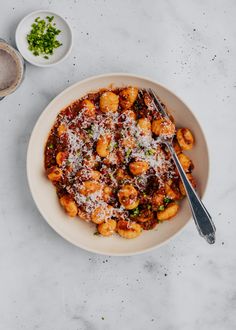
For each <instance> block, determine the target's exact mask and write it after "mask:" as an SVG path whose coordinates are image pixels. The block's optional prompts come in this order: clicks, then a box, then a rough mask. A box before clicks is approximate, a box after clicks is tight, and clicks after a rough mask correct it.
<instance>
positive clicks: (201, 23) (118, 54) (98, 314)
mask: <svg viewBox="0 0 236 330" xmlns="http://www.w3.org/2000/svg"><path fill="white" fill-rule="evenodd" d="M39 8H48V9H51V10H54V11H57V12H58V13H61V14H62V15H64V16H65V17H66V19H67V20H68V21H69V22H70V24H71V26H72V28H73V32H74V48H73V51H72V53H71V55H70V57H69V58H68V59H67V60H66V61H65V62H64V63H63V64H62V65H60V66H56V67H54V68H50V69H40V68H36V67H33V66H31V65H27V68H26V69H27V71H26V77H25V80H24V83H23V85H22V86H21V88H20V89H18V90H17V92H16V93H14V94H13V95H11V96H10V97H8V98H6V99H5V100H3V101H2V102H1V103H0V123H1V134H0V150H1V162H0V173H1V175H0V196H1V200H0V226H1V230H0V276H1V281H0V329H4V330H18V329H24V330H32V329H45V330H77V329H84V330H97V329H98V330H99V329H105V330H109V329H113V330H116V329H125V330H126V329H128V330H133V329H134V330H143V329H148V330H149V329H161V330H199V329H201V330H213V329H214V330H234V329H236V314H235V310H236V252H235V251H236V239H235V236H236V220H235V215H234V213H235V212H236V177H235V161H236V157H235V142H234V141H235V133H236V109H235V108H236V93H235V92H236V64H235V57H236V44H235V37H236V23H235V17H236V2H235V1H233V0H231V1H230V0H225V1H220V0H218V1H214V0H212V1H211V0H208V1H194V0H191V1H189V0H184V1H178V2H177V1H174V0H172V1H164V0H163V1H161V0H158V1H155V0H153V1H151V0H147V1H144V0H140V1H131V0H129V1H115V0H113V1H108V0H107V1H105V0H104V1H102V0H99V1H92V0H90V1H85V0H79V1H77V0H74V1H72V0H68V1H66V0H63V1H56V0H48V1H46V0H38V1H37V2H36V1H31V0H8V1H2V4H1V9H0V37H2V38H5V39H7V40H9V41H11V42H12V43H13V42H14V31H15V28H16V25H17V23H18V21H19V20H20V19H21V18H22V17H23V16H24V15H25V14H27V13H29V12H30V11H33V10H36V9H39ZM106 72H131V73H137V74H141V75H145V76H150V77H151V78H154V79H156V80H158V81H159V82H161V83H163V84H166V85H167V86H169V87H170V88H171V89H172V90H173V91H175V92H176V93H177V95H179V96H180V97H182V98H183V99H184V100H185V101H186V102H187V104H188V105H189V106H190V107H191V108H192V110H193V112H194V113H195V114H196V115H197V117H198V118H199V121H200V123H201V125H202V126H203V129H204V131H205V134H206V136H207V139H208V142H209V149H210V157H211V176H210V182H209V188H208V191H207V194H206V196H205V199H204V200H205V203H206V204H207V206H208V207H209V209H210V210H211V213H212V215H213V217H214V220H215V223H216V226H217V241H216V244H215V245H214V246H209V245H207V244H206V243H205V241H204V240H203V239H201V238H200V237H199V236H198V234H197V232H196V229H195V227H194V224H193V223H190V224H189V225H188V226H187V228H186V229H185V230H184V231H183V232H182V233H181V234H180V235H179V236H178V237H177V238H174V239H173V240H172V241H171V242H170V243H169V244H167V245H165V246H163V247H162V248H160V249H158V250H156V251H153V252H151V253H147V254H144V255H140V256H136V257H127V258H115V257H103V256H98V255H93V254H90V253H88V252H86V251H83V250H81V249H79V248H76V247H74V246H72V245H71V244H69V243H68V242H66V241H64V240H63V239H62V238H60V237H59V236H58V235H57V234H56V233H55V232H54V231H53V230H52V229H51V228H50V227H49V226H48V225H47V223H46V222H45V221H44V220H43V218H42V217H41V216H40V214H39V212H38V211H37V209H36V206H35V204H34V202H33V200H32V198H31V195H30V192H29V189H28V185H27V181H26V168H25V157H26V149H27V144H28V141H29V137H30V132H31V130H32V128H33V126H34V124H35V122H36V120H37V118H38V116H39V114H40V113H41V111H42V110H43V109H44V107H45V106H46V105H47V104H48V102H49V101H50V100H51V99H52V98H53V97H54V96H56V95H57V94H58V93H59V92H61V91H62V90H63V89H64V88H65V87H66V86H69V85H70V84H72V83H74V82H76V81H78V80H81V79H83V78H85V77H89V76H91V75H95V74H99V73H106ZM203 156H204V155H203ZM196 165H197V164H196Z"/></svg>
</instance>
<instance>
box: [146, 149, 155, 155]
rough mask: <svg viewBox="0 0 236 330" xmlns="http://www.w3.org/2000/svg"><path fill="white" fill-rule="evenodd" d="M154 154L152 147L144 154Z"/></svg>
mask: <svg viewBox="0 0 236 330" xmlns="http://www.w3.org/2000/svg"><path fill="white" fill-rule="evenodd" d="M154 154H155V150H154V149H149V150H147V151H146V152H145V155H146V156H152V155H154Z"/></svg>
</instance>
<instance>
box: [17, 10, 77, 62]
mask: <svg viewBox="0 0 236 330" xmlns="http://www.w3.org/2000/svg"><path fill="white" fill-rule="evenodd" d="M46 16H54V20H53V22H54V23H56V27H57V28H58V29H59V30H61V33H60V34H59V35H58V37H57V39H58V40H59V41H60V42H61V43H62V46H60V47H58V48H56V49H55V50H54V54H53V55H51V56H49V59H45V58H43V57H42V56H35V55H33V53H32V52H31V51H30V50H29V49H28V42H27V39H26V37H27V34H28V33H29V32H30V30H31V25H32V24H33V23H34V20H35V18H37V17H40V18H42V19H45V18H46ZM15 39H16V46H17V48H18V50H19V52H20V53H21V55H22V56H23V57H24V59H25V60H26V61H28V62H29V63H31V64H33V65H36V66H40V67H50V66H52V65H55V64H57V63H59V62H61V61H62V60H64V59H65V58H66V57H67V56H68V55H69V53H70V51H71V48H72V31H71V28H70V26H69V24H68V23H67V22H66V21H65V20H64V18H62V17H61V16H60V15H58V14H56V13H53V12H51V11H47V10H37V11H34V12H32V13H30V14H29V15H27V16H25V17H24V18H23V19H22V20H21V21H20V23H19V24H18V26H17V29H16V34H15Z"/></svg>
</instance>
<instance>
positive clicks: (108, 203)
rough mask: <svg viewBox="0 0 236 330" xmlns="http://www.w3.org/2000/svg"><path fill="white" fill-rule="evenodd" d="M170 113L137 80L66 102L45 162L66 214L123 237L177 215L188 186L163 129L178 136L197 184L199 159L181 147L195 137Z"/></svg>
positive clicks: (183, 160)
mask: <svg viewBox="0 0 236 330" xmlns="http://www.w3.org/2000/svg"><path fill="white" fill-rule="evenodd" d="M160 102H161V100H160ZM164 107H165V106H164ZM165 108H166V107H165ZM168 117H169V119H168V118H163V117H161V114H160V113H158V112H157V111H156V109H155V104H154V102H153V99H152V97H151V96H150V95H149V94H147V92H146V91H145V90H141V89H138V88H136V87H132V86H128V87H123V88H116V89H112V88H110V89H102V90H100V91H97V92H95V93H89V94H88V95H86V96H84V97H83V98H81V99H80V100H77V101H75V102H74V103H72V104H71V105H69V106H68V107H66V108H65V109H63V110H62V111H61V112H60V113H59V114H58V117H57V119H56V122H55V124H54V126H53V127H52V129H51V132H50V134H49V136H48V140H47V142H46V145H45V153H44V155H45V158H44V165H45V170H46V175H47V177H48V179H49V180H50V181H51V182H52V184H53V185H54V186H55V188H56V193H57V195H58V199H59V203H60V204H61V206H62V207H63V208H64V210H65V211H66V212H67V214H68V215H69V216H70V217H78V218H80V219H81V221H86V222H90V223H91V224H93V227H94V228H97V232H96V234H100V235H101V236H104V237H106V236H111V235H113V234H118V235H120V237H122V238H124V239H132V238H136V237H138V236H139V235H140V234H141V233H142V231H145V230H152V229H154V228H155V227H156V225H157V224H158V223H160V222H161V221H165V220H169V219H172V218H173V217H174V216H175V215H176V214H177V213H178V210H179V205H180V204H181V200H182V199H183V198H184V196H186V192H185V189H184V186H183V184H182V181H181V179H180V176H179V173H178V170H177V168H176V166H175V164H174V162H173V160H172V158H171V154H170V152H169V150H168V148H167V147H166V144H165V143H163V142H162V141H163V140H162V139H161V138H160V136H164V137H165V136H167V137H171V138H173V147H174V149H175V151H176V154H177V155H178V158H179V160H180V163H181V164H182V166H183V168H184V171H185V172H186V174H187V176H188V178H189V181H190V182H191V183H192V185H193V187H194V188H195V187H196V181H195V179H194V177H193V174H192V171H193V168H194V165H193V162H192V160H191V159H190V157H189V155H190V153H189V154H188V155H185V154H184V152H185V150H187V151H188V150H191V149H192V148H193V147H194V145H195V138H194V136H193V134H192V132H191V131H190V130H189V129H188V128H179V127H177V128H176V127H175V122H174V118H173V117H172V116H171V114H168ZM157 235H158V231H157Z"/></svg>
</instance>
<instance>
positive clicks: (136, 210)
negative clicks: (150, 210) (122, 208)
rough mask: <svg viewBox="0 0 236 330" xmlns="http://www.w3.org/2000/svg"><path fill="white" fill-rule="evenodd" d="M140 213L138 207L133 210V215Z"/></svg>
mask: <svg viewBox="0 0 236 330" xmlns="http://www.w3.org/2000/svg"><path fill="white" fill-rule="evenodd" d="M138 215H139V208H138V207H136V208H135V209H134V210H132V213H131V215H130V216H131V217H132V218H133V217H137V216H138Z"/></svg>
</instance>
